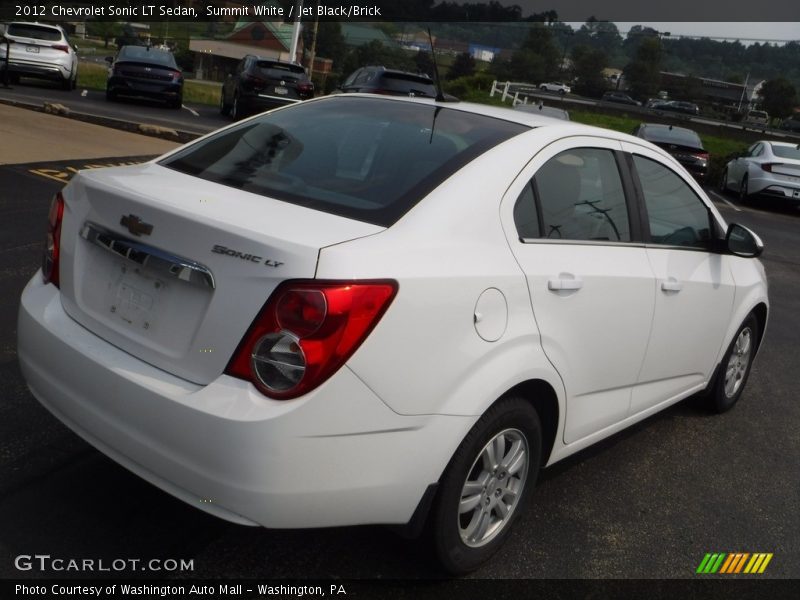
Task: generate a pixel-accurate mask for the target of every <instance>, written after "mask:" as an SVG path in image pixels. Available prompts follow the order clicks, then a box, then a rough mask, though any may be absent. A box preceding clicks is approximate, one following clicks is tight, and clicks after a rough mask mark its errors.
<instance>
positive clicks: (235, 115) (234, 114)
mask: <svg viewBox="0 0 800 600" xmlns="http://www.w3.org/2000/svg"><path fill="white" fill-rule="evenodd" d="M241 118H242V115H241V114H239V94H236V93H234V94H233V104H232V105H231V119H233V120H234V121H238V120H239V119H241Z"/></svg>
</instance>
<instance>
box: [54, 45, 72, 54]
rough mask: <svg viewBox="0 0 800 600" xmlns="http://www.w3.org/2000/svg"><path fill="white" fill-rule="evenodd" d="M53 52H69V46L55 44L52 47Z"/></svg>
mask: <svg viewBox="0 0 800 600" xmlns="http://www.w3.org/2000/svg"><path fill="white" fill-rule="evenodd" d="M50 47H51V48H52V49H53V50H61V51H62V52H69V46H67V45H66V44H53V45H52V46H50Z"/></svg>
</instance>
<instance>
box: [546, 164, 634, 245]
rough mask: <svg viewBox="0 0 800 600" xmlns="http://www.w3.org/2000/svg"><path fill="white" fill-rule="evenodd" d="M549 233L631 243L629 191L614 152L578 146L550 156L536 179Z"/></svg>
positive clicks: (550, 237)
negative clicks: (624, 184)
mask: <svg viewBox="0 0 800 600" xmlns="http://www.w3.org/2000/svg"><path fill="white" fill-rule="evenodd" d="M534 183H535V186H536V193H537V194H538V197H539V206H540V207H541V210H542V221H543V224H544V231H542V232H541V237H543V238H547V239H568V240H608V241H613V242H618V241H622V242H629V241H630V240H631V232H630V225H629V222H628V211H627V207H626V204H625V193H624V191H623V188H622V180H621V178H620V174H619V169H618V168H617V162H616V160H615V159H614V154H613V153H612V152H611V151H610V150H602V149H599V148H576V149H573V150H567V151H566V152H562V153H561V154H558V155H557V156H554V157H553V158H551V159H550V160H549V161H547V163H545V164H544V166H542V168H541V169H539V171H538V172H537V173H536V175H535V176H534Z"/></svg>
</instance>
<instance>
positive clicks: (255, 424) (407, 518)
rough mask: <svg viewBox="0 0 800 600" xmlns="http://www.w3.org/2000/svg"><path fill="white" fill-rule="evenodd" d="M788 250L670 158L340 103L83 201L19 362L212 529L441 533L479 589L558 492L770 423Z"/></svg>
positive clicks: (102, 443)
mask: <svg viewBox="0 0 800 600" xmlns="http://www.w3.org/2000/svg"><path fill="white" fill-rule="evenodd" d="M634 182H636V183H635V184H634ZM205 198H211V199H212V201H209V202H198V199H199V200H203V199H205ZM761 249H762V244H761V242H760V241H759V240H758V238H757V237H756V235H755V234H753V233H751V232H750V231H748V230H747V229H746V228H744V227H742V226H740V225H728V224H727V223H726V222H725V221H724V220H723V218H722V216H721V215H720V213H719V212H718V211H717V209H716V208H715V207H714V205H713V203H711V202H710V201H709V199H708V197H707V196H706V194H705V193H704V191H703V189H702V188H701V187H700V186H699V185H698V184H697V182H696V181H694V180H693V179H692V178H691V177H690V176H689V175H688V174H687V173H686V172H685V171H684V170H683V169H681V168H679V167H678V165H677V164H676V163H675V161H674V159H673V158H672V157H670V156H669V155H668V154H666V153H665V152H663V151H662V150H661V149H659V148H658V147H656V146H653V145H652V144H649V143H648V142H646V141H644V140H642V139H639V138H636V137H633V136H629V135H625V134H620V133H618V132H615V131H611V130H608V129H600V128H594V127H588V126H583V125H579V124H575V123H563V122H560V121H556V120H554V119H548V118H543V117H540V116H538V115H534V114H530V113H527V112H523V111H513V110H509V109H508V108H500V107H493V106H484V105H478V104H455V103H452V102H448V103H438V102H433V101H431V100H429V99H420V98H396V97H385V96H377V95H370V94H338V95H334V96H328V97H325V98H316V99H312V100H308V101H306V102H300V103H296V104H294V105H292V106H288V107H285V108H283V109H281V110H276V111H270V112H266V113H263V114H261V115H258V116H255V117H253V118H251V119H248V120H246V121H244V122H240V123H237V124H232V125H230V126H228V127H225V128H223V129H221V130H219V131H216V132H214V133H211V134H210V135H208V136H205V137H203V138H201V139H199V140H196V141H195V142H192V143H190V144H187V145H185V146H183V147H181V148H178V149H177V150H175V151H172V152H170V153H168V154H166V155H164V156H162V157H160V158H157V159H154V160H151V161H149V162H147V163H144V164H140V165H135V166H128V167H113V168H106V169H93V170H85V171H81V172H79V173H78V174H76V175H75V177H74V178H73V179H72V180H71V181H70V183H68V184H67V185H66V186H65V187H64V188H63V190H62V191H60V192H59V193H58V194H56V196H55V198H54V200H53V202H52V205H51V210H50V213H49V217H48V225H47V244H46V251H45V255H44V260H43V266H42V270H41V271H39V272H37V273H36V274H35V276H34V277H33V278H32V279H31V280H30V282H29V283H28V285H27V286H26V288H25V290H24V292H23V295H22V300H21V307H20V312H19V318H18V326H17V329H18V344H19V347H18V352H17V354H18V357H19V363H20V366H21V369H22V373H23V375H24V377H25V378H26V380H27V382H28V384H29V386H30V389H31V392H32V394H33V395H34V396H35V397H36V398H38V399H39V401H40V402H41V403H42V404H43V405H44V406H45V407H47V408H48V409H50V410H51V411H52V412H53V413H54V415H56V416H57V418H59V419H60V420H62V421H63V422H64V423H65V424H67V425H68V426H69V427H71V428H72V429H74V430H75V431H76V432H77V433H78V434H79V435H81V436H83V437H84V438H85V439H86V440H87V441H88V442H90V443H91V444H94V445H95V446H96V447H97V448H99V449H100V450H101V451H102V452H104V453H106V454H108V455H109V456H110V457H111V458H113V459H114V460H116V461H117V462H119V463H120V464H122V465H123V466H125V467H127V468H129V469H130V470H132V471H133V472H134V473H136V474H138V475H140V476H141V477H143V478H144V479H146V480H148V481H150V482H152V483H153V484H155V485H156V486H158V487H160V488H162V489H164V490H165V491H167V492H168V493H171V494H173V495H175V496H176V497H178V498H180V499H182V500H184V501H186V502H188V503H190V504H191V505H193V506H194V507H196V508H200V509H202V510H205V511H207V512H209V513H211V514H213V515H216V516H218V517H221V518H223V519H228V520H230V521H233V522H236V523H241V524H249V525H263V526H265V527H271V528H297V527H326V526H345V525H355V524H364V523H388V524H395V525H402V526H405V527H406V532H407V533H409V534H412V533H418V532H419V531H421V530H422V528H423V527H427V531H428V532H429V534H430V539H431V540H432V543H433V548H434V549H435V552H436V555H437V556H438V557H439V559H440V560H441V562H442V564H443V565H444V566H445V568H446V569H448V570H449V571H451V572H453V573H464V572H466V571H469V570H471V569H474V568H476V567H477V566H478V565H480V564H481V563H483V562H484V561H486V560H487V559H488V558H489V557H490V556H491V555H492V554H493V553H494V552H495V551H497V550H498V549H499V547H500V546H501V545H502V543H503V542H504V541H505V540H506V539H507V538H508V536H509V534H510V532H511V527H512V525H513V523H514V521H515V520H516V519H517V518H518V517H519V516H520V514H521V513H522V511H523V510H524V506H525V504H526V502H527V500H528V499H529V498H530V496H531V492H532V488H533V487H534V485H535V483H536V479H537V475H538V472H539V469H540V467H542V466H546V465H551V464H553V463H555V462H557V461H559V460H562V459H563V458H565V457H567V456H569V455H571V454H573V453H575V452H578V451H579V450H581V449H583V448H585V447H587V446H588V445H590V444H592V443H594V442H597V441H598V440H601V439H603V438H606V437H608V436H610V435H612V434H614V433H616V432H618V431H620V430H622V429H623V428H625V427H628V426H630V425H632V424H634V423H637V422H639V421H642V420H643V419H646V418H647V417H649V416H650V415H652V414H653V413H655V412H657V411H660V410H662V409H664V408H666V407H668V406H670V405H672V404H674V403H676V402H678V401H680V400H681V399H683V398H686V397H687V396H689V395H692V394H696V393H698V392H702V391H704V390H705V391H706V393H707V398H706V401H707V402H708V405H709V407H711V408H712V409H713V410H715V411H718V412H722V411H726V410H729V409H731V408H732V407H733V406H734V405H735V404H736V402H737V401H739V400H740V398H742V394H743V390H744V389H745V384H746V382H747V377H748V374H749V372H750V369H751V365H752V362H753V358H754V357H755V355H756V352H757V350H758V348H759V344H760V341H761V336H762V334H763V332H764V328H765V324H766V321H767V311H768V298H767V285H766V281H765V275H764V269H763V267H762V266H761V264H760V263H759V262H758V261H757V260H754V258H755V257H756V256H758V255H759V253H760V252H761ZM686 435H691V432H686ZM650 468H652V469H659V466H658V465H657V464H656V465H652V466H651V467H650ZM673 475H674V473H666V472H665V473H664V477H665V478H670V477H672V476H673ZM615 476H617V477H625V476H626V475H625V473H618V474H616V475H615ZM658 491H659V490H658V489H654V490H653V493H654V494H656V493H658ZM565 501H566V502H569V499H566V500H565Z"/></svg>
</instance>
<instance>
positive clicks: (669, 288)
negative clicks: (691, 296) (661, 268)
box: [661, 277, 683, 292]
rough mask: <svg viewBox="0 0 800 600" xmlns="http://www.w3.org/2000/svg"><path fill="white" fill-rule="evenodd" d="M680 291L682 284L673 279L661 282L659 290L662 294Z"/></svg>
mask: <svg viewBox="0 0 800 600" xmlns="http://www.w3.org/2000/svg"><path fill="white" fill-rule="evenodd" d="M682 289H683V284H682V283H681V282H680V281H678V280H677V279H675V278H674V277H670V278H668V279H665V280H664V281H662V282H661V290H662V291H664V292H680V291H681V290H682Z"/></svg>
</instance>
